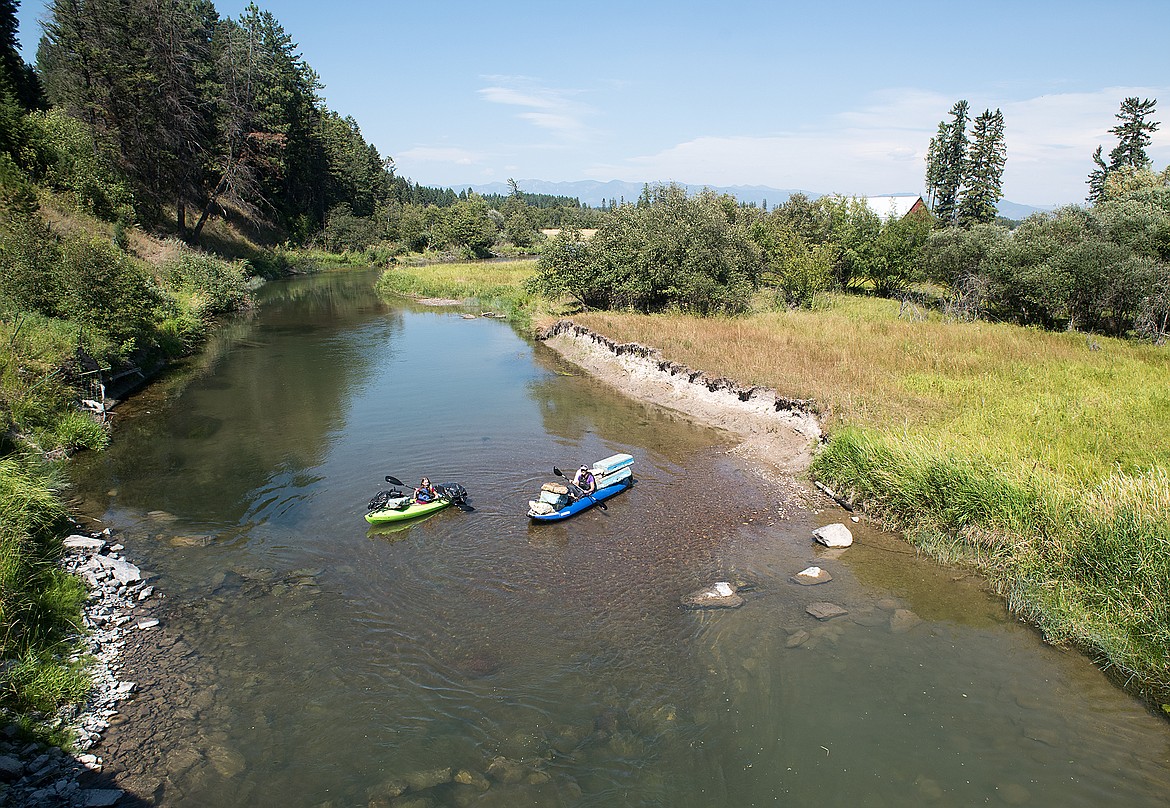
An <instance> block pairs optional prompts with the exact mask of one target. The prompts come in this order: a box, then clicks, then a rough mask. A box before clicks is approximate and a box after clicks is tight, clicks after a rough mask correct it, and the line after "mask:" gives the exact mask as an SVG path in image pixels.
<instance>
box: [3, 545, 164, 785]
mask: <svg viewBox="0 0 1170 808" xmlns="http://www.w3.org/2000/svg"><path fill="white" fill-rule="evenodd" d="M111 538H112V537H111V534H110V531H109V530H106V531H104V532H103V533H98V534H95V535H90V536H85V535H80V534H76V535H72V536H69V537H68V538H66V539H65V541H64V547H65V555H64V558H63V559H62V565H63V567H64V568H65V570H66V571H68V572H71V573H74V574H76V575H78V576H80V577H81V578H82V580H84V581H85V582H86V584H87V586H88V587H89V599H88V600H87V602H86V604H85V608H84V610H83V612H84V621H85V629H86V636H85V637H84V639H83V642H82V647H81V649H80V650H79V651H78V652H77V653H76V656H75V659H80V658H81V657H87V658H89V659H91V660H93V664H92V666H91V668H90V673H91V676H92V680H93V689H92V691H91V692H90V696H89V699H88V700H87V702H86V703H85V704H84V705H82V706H81V707H72V708H68V709H65V710H62V711H61V712H60V713H59V714H58V715H57V716H56V718H55V719H54V720H55V722H56V726H57V728H58V729H62V730H65V731H66V732H67V733H69V734H70V735H72V736H73V737H74V738H75V739H76V740H75V743H74V749H75V750H76V752H77V754H76V756H74V755H70V754H69V753H67V752H64V751H62V750H61V749H57V748H55V747H47V746H45V745H43V744H40V743H27V742H22V741H20V740H18V735H19V733H18V730H17V728H16V727H15V726H9V727H6V728H3V729H0V806H3V808H24V807H25V806H61V807H62V808H66V807H68V808H73V806H78V807H80V806H89V807H90V808H98V807H100V806H114V805H118V806H124V805H133V804H141V803H140V802H139V801H138V800H137V798H135V797H133V796H132V795H129V794H126V793H125V792H124V791H122V790H121V789H118V788H116V787H114V786H113V784H112V782H111V780H110V778H109V777H107V776H105V775H103V774H102V765H103V762H102V759H101V757H99V756H98V755H96V754H92V753H91V752H90V751H89V750H91V749H94V748H95V747H96V746H98V744H99V743H100V742H101V739H102V734H103V733H104V732H105V731H106V730H107V729H108V728H109V726H110V722H111V720H112V719H113V718H114V716H116V715H117V714H118V706H119V704H120V703H121V702H123V701H125V700H126V699H128V698H130V697H131V695H132V694H133V693H134V690H135V687H136V685H135V683H134V682H128V681H122V680H120V679H119V677H118V672H119V670H120V668H121V665H120V659H121V657H122V654H123V649H124V648H125V645H126V643H127V641H128V640H129V639H130V637H131V636H132V633H133V632H138V631H147V630H149V629H152V628H154V627H155V626H157V625H158V624H159V621H158V620H157V619H155V618H153V617H151V616H150V610H151V609H152V608H153V607H154V606H155V605H156V603H157V595H156V592H155V588H154V586H152V585H150V584H149V583H148V582H147V580H146V578H145V577H144V576H143V573H142V571H141V570H140V569H139V568H138V567H136V566H135V565H133V564H131V563H130V562H129V561H127V560H125V559H124V558H122V556H121V552H122V550H123V547H122V545H120V544H116V543H111Z"/></svg>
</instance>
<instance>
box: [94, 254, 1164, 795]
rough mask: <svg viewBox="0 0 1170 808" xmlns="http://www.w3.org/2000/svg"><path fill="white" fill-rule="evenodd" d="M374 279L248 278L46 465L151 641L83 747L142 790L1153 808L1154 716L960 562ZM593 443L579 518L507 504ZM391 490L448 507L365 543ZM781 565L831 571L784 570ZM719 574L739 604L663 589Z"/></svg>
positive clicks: (1159, 759)
mask: <svg viewBox="0 0 1170 808" xmlns="http://www.w3.org/2000/svg"><path fill="white" fill-rule="evenodd" d="M374 279H375V276H374V275H372V274H371V273H368V272H364V271H363V272H344V273H329V274H325V275H322V276H317V277H311V278H304V279H297V280H294V281H290V282H286V283H280V284H273V285H272V286H271V287H269V288H268V289H266V290H264V295H265V297H266V300H265V302H264V305H263V307H262V308H261V309H260V311H259V312H258V313H257V314H256V315H255V316H254V317H253V318H251V319H249V320H247V321H241V322H239V323H236V324H233V325H232V326H231V327H229V328H227V329H225V330H224V331H223V332H222V333H221V334H219V335H218V336H217V338H216V341H215V343H214V344H213V345H211V346H209V349H208V351H207V352H206V354H205V355H204V356H202V357H201V358H200V359H199V360H197V361H196V362H194V363H192V366H191V367H190V368H187V369H185V370H184V371H182V372H180V373H176V374H174V375H172V376H171V377H169V378H168V379H166V380H164V381H163V382H161V383H159V384H157V385H155V386H154V387H152V388H151V389H150V390H148V391H146V392H145V393H143V394H142V395H140V396H138V397H137V398H135V399H134V400H133V401H131V402H129V403H127V404H126V405H124V406H123V407H122V408H121V409H120V410H119V415H118V431H117V437H116V440H115V444H114V446H113V447H112V449H111V450H110V451H108V452H106V453H105V454H103V455H100V456H98V455H94V456H87V457H84V458H80V459H79V460H78V462H77V463H76V464H75V478H76V480H77V483H78V492H77V493H78V496H79V500H80V501H81V503H82V507H83V509H84V510H85V511H86V512H89V513H92V514H94V515H95V516H98V517H100V518H101V520H102V522H103V523H104V524H106V525H109V526H112V527H115V528H117V529H119V530H121V531H122V536H121V540H122V542H123V543H124V544H125V545H126V546H127V554H128V555H129V556H130V557H131V558H132V559H134V560H135V561H136V563H138V564H139V565H140V566H142V567H143V568H145V569H146V570H148V571H149V572H150V573H152V574H153V575H154V576H155V580H154V583H155V584H156V586H157V587H158V588H159V590H160V591H162V592H163V593H164V595H165V600H164V601H163V603H162V605H161V606H160V616H161V617H162V619H163V625H162V627H161V629H159V630H156V632H157V633H156V634H153V635H151V639H150V642H151V643H154V644H155V645H157V646H159V647H160V648H161V649H162V656H161V658H160V661H159V662H157V663H151V664H149V665H147V664H144V663H142V661H141V660H138V661H137V662H134V663H133V665H138V668H137V669H135V668H134V667H133V665H131V667H130V669H129V670H127V671H125V672H124V673H123V675H124V676H125V677H126V678H130V677H134V678H135V679H136V680H137V681H139V683H140V684H142V685H143V689H142V690H141V693H140V695H139V697H138V698H137V700H136V701H135V702H132V703H131V704H130V705H128V706H127V709H126V718H127V720H125V721H124V722H123V723H122V724H120V725H118V726H116V727H114V728H113V729H112V730H111V731H110V733H109V735H108V737H107V739H106V742H105V744H104V747H103V748H102V749H99V750H97V751H99V752H101V753H102V754H103V756H104V757H105V759H106V763H107V766H108V768H109V769H110V770H113V771H117V772H121V773H122V775H123V782H126V783H129V784H131V785H132V786H134V787H135V789H136V790H137V792H138V793H139V794H140V795H142V796H144V797H147V798H149V799H151V800H153V801H155V802H157V803H158V804H160V805H166V806H171V805H173V806H193V805H216V806H232V805H240V806H244V805H273V804H280V805H285V806H300V805H304V806H318V805H322V806H323V805H330V806H348V805H390V804H392V801H393V798H394V797H395V795H397V794H399V793H400V792H402V790H403V789H404V788H407V789H408V790H407V791H406V792H405V793H404V794H403V795H402V796H400V797H398V798H397V799H398V802H397V803H394V804H403V803H404V802H409V801H410V800H416V802H415V803H414V804H418V805H435V806H439V805H459V806H463V805H501V806H502V805H519V804H527V805H588V806H594V805H596V806H601V805H656V806H709V805H715V804H721V803H727V804H737V805H758V804H782V805H785V804H786V805H850V806H852V805H872V806H885V805H888V806H904V805H919V804H922V805H954V804H974V803H984V802H989V803H991V804H999V803H1003V804H1009V805H1086V806H1088V805H1094V806H1095V805H1102V804H1118V805H1120V804H1125V805H1164V804H1165V795H1166V793H1168V792H1167V789H1168V788H1170V765H1168V761H1170V729H1168V726H1167V724H1166V723H1165V722H1163V721H1162V720H1161V719H1159V718H1156V717H1154V716H1152V715H1151V714H1149V713H1148V712H1147V711H1146V710H1145V709H1144V708H1143V707H1142V706H1141V705H1140V704H1138V703H1136V702H1135V701H1134V700H1132V699H1131V698H1129V697H1128V696H1126V695H1125V694H1124V693H1123V692H1121V691H1120V690H1118V689H1117V688H1115V687H1114V686H1113V685H1112V684H1110V683H1109V682H1108V681H1107V680H1106V678H1105V677H1104V676H1103V675H1102V674H1101V673H1100V672H1099V671H1097V670H1096V669H1095V668H1093V667H1092V666H1091V665H1090V664H1088V663H1087V662H1086V661H1085V660H1084V659H1083V658H1082V657H1081V656H1079V655H1077V654H1075V653H1071V652H1065V651H1061V650H1059V649H1054V648H1051V647H1048V646H1046V645H1044V644H1043V643H1041V642H1040V641H1039V640H1038V639H1037V637H1036V636H1035V634H1034V633H1033V632H1032V631H1031V630H1030V629H1028V628H1027V627H1025V626H1023V625H1021V624H1019V623H1018V622H1017V621H1015V620H1013V619H1012V618H1011V617H1010V616H1007V615H1006V614H1005V613H1004V610H1003V607H1002V605H1001V604H1000V603H999V601H998V600H996V599H995V598H993V597H991V596H989V595H988V594H987V593H986V592H985V591H984V590H983V588H982V587H981V586H980V585H979V583H978V582H977V581H975V580H973V579H971V578H969V577H967V576H965V575H963V574H962V573H960V572H957V571H955V570H951V569H947V568H943V567H939V566H938V565H935V564H932V563H930V562H927V561H924V560H922V559H920V558H918V557H917V556H916V555H915V554H914V553H913V551H912V550H911V549H910V548H908V547H907V546H906V545H904V544H902V543H901V542H899V541H897V540H896V539H895V538H894V537H891V536H889V535H888V534H885V533H883V532H881V531H878V530H875V529H873V528H871V527H869V526H867V525H866V524H865V523H861V524H853V523H851V522H848V518H847V517H848V514H845V513H844V512H842V511H840V510H838V509H836V508H835V506H834V507H832V508H829V509H826V510H824V511H820V512H814V511H811V510H807V509H798V510H793V509H792V503H791V502H790V501H786V500H784V493H783V492H782V491H780V490H779V489H777V488H776V487H774V486H773V485H772V484H771V483H769V482H768V480H766V479H764V478H763V477H760V476H758V475H756V474H755V473H754V472H753V471H751V470H750V469H747V468H744V467H742V466H741V464H740V463H739V462H738V461H737V460H736V458H735V457H734V456H732V455H730V454H728V451H727V447H728V446H729V445H730V443H729V441H728V439H727V436H726V435H724V434H722V433H719V432H716V431H714V430H710V429H707V428H705V427H702V426H701V425H696V424H693V423H691V422H689V421H688V420H687V419H686V418H683V417H681V416H678V415H675V414H672V413H670V412H667V411H664V410H660V409H658V408H656V407H653V406H648V405H641V404H638V403H635V402H631V401H629V400H627V399H624V398H623V397H621V396H619V395H617V394H616V393H614V392H612V391H611V390H609V389H608V388H606V387H604V386H603V385H601V384H599V383H597V382H595V381H593V380H591V379H589V378H587V377H583V376H581V375H580V374H579V373H577V372H576V371H575V370H574V369H573V368H571V367H567V366H564V365H563V364H562V363H560V362H559V361H558V359H557V358H556V357H555V355H553V354H552V353H551V352H550V351H548V350H547V349H546V348H544V346H542V345H534V344H532V343H531V342H529V341H527V340H525V339H522V338H521V337H519V336H517V335H516V334H515V332H513V331H512V330H511V329H510V328H509V327H508V326H507V325H505V324H503V323H500V322H498V321H494V320H488V319H482V318H477V319H472V320H467V319H463V318H461V317H460V316H459V313H458V312H453V311H450V310H427V309H422V308H419V307H413V306H410V305H407V304H402V305H393V306H391V305H386V304H383V303H380V302H378V301H377V300H376V299H375V298H374V296H373V293H372V283H373V281H374ZM619 451H621V452H629V453H631V454H633V455H634V456H635V458H636V462H635V475H636V478H637V480H638V482H637V484H636V485H635V486H634V488H633V489H631V490H630V491H628V492H626V493H624V494H622V495H620V496H618V497H615V498H614V499H611V500H609V501H608V502H607V503H606V504H607V505H608V510H606V511H601V510H600V509H598V508H594V509H592V510H590V511H588V512H586V513H585V514H583V515H581V516H579V517H577V518H575V519H573V520H570V521H568V522H564V523H559V524H544V525H531V524H529V523H528V520H527V519H525V517H524V510H525V509H526V503H527V500H528V499H530V498H533V496H534V495H535V492H536V491H537V490H538V489H539V486H540V484H541V483H542V482H545V481H548V480H550V479H553V477H552V473H551V470H552V467H553V466H554V465H556V466H559V467H561V468H574V467H575V466H576V464H578V463H579V462H580V461H582V460H586V459H595V458H599V457H602V456H605V455H608V454H611V453H613V452H619ZM386 474H391V475H394V476H396V477H399V478H401V479H403V480H405V481H407V482H413V481H415V480H416V479H417V478H418V477H419V476H421V475H423V474H427V475H429V476H430V477H431V479H432V480H434V481H436V482H443V481H448V480H450V481H456V482H460V483H462V484H463V485H464V486H466V488H467V489H468V491H469V493H470V495H471V502H472V504H473V506H474V511H471V512H462V511H459V510H456V509H454V508H449V509H447V510H445V511H442V512H440V513H437V514H434V515H432V516H429V517H427V518H425V519H422V520H419V521H417V522H413V523H407V524H405V525H396V526H393V527H386V528H374V529H371V528H369V527H368V526H367V525H366V523H365V521H364V520H363V519H362V514H363V513H364V510H365V509H364V506H365V503H366V502H367V501H368V500H369V499H370V497H371V496H372V495H373V493H374V492H375V491H377V490H378V489H379V488H381V487H385V483H383V482H382V480H383V478H384V476H385V475H386ZM809 502H812V503H814V504H815V506H816V507H817V508H826V507H827V506H826V502H827V501H825V500H817V499H814V498H812V497H811V496H810V497H809ZM842 520H844V521H846V522H847V523H848V524H849V525H850V527H851V529H853V530H854V534H855V537H856V538H857V543H856V544H855V545H854V546H853V547H852V548H850V549H848V550H847V551H844V552H838V553H830V552H828V551H824V550H823V548H822V551H821V552H818V551H817V549H816V547H815V546H814V545H813V544H812V542H811V541H810V531H811V529H812V528H814V527H816V526H818V525H821V524H826V523H829V522H833V521H842ZM810 563H816V564H818V565H820V566H822V567H823V568H825V569H827V570H828V571H829V572H830V573H831V574H832V575H833V576H834V580H833V581H831V582H830V583H828V584H824V585H821V586H817V587H802V586H798V585H796V584H794V583H792V582H791V580H790V577H791V576H792V575H793V574H794V573H795V572H797V571H799V570H801V569H803V568H804V567H806V566H808V565H809V564H810ZM718 580H741V581H744V582H748V583H751V584H753V585H754V588H753V589H751V590H750V591H748V592H746V593H745V595H746V597H747V603H746V604H745V605H744V606H743V607H741V608H740V609H738V610H734V611H711V612H688V611H684V610H682V609H681V608H680V605H679V600H680V598H681V597H682V596H683V595H686V594H688V593H689V592H692V591H694V590H695V589H698V588H700V587H702V586H706V585H708V584H710V583H712V582H714V581H718ZM812 601H831V602H833V603H836V604H838V605H840V606H841V607H843V608H845V609H847V610H848V612H849V613H848V614H847V615H845V616H843V617H838V618H835V619H833V620H831V621H828V622H824V623H822V622H818V621H817V620H815V619H813V618H812V617H810V616H808V615H807V614H806V613H805V611H804V609H805V606H806V605H808V603H810V602H812ZM497 758H503V759H506V761H509V762H503V763H502V762H500V760H497ZM493 761H494V762H493ZM449 769H450V770H452V771H448V770H449ZM460 770H463V771H464V774H463V775H462V776H461V778H460V779H463V780H466V781H469V782H468V783H462V782H453V781H452V777H453V772H456V771H460ZM485 787H486V790H484V789H485Z"/></svg>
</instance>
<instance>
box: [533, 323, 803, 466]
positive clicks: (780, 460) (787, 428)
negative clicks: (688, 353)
mask: <svg viewBox="0 0 1170 808" xmlns="http://www.w3.org/2000/svg"><path fill="white" fill-rule="evenodd" d="M537 339H539V340H541V341H543V342H544V343H545V345H547V346H548V347H549V348H551V349H552V350H554V351H556V352H557V353H558V354H560V356H561V357H562V358H563V359H565V360H566V361H568V362H571V363H572V364H574V365H577V366H578V367H580V368H582V369H583V370H585V371H586V372H588V373H589V374H590V375H591V376H594V377H596V378H597V379H599V380H600V381H602V382H604V383H606V384H609V385H610V386H611V387H614V388H616V389H618V390H619V391H621V392H622V393H624V394H626V395H628V396H630V397H632V398H635V399H638V400H640V401H647V402H651V403H654V404H658V405H660V406H663V407H667V408H669V409H671V410H675V411H677V412H681V413H683V414H684V415H687V416H689V417H691V418H692V419H694V420H695V421H696V422H698V423H702V424H706V425H708V426H713V427H718V428H720V429H723V430H726V431H728V432H730V433H732V434H734V435H736V436H738V437H739V438H740V443H739V444H738V445H737V446H736V447H735V449H734V450H733V452H734V453H735V454H737V455H739V456H740V457H743V458H745V459H746V460H748V461H749V462H751V463H753V464H754V465H757V466H762V467H764V469H765V470H766V471H767V472H769V476H773V477H775V476H779V477H780V478H782V480H783V481H784V482H786V483H789V484H790V485H795V484H797V483H798V482H802V483H804V484H807V482H808V478H807V471H808V466H809V463H810V462H811V460H812V453H813V451H814V450H815V448H816V445H817V444H818V443H819V441H820V440H821V438H822V431H821V425H820V421H819V419H818V418H817V415H816V411H815V408H814V406H813V404H812V402H809V401H798V400H792V399H786V398H783V397H780V396H778V395H777V394H776V392H775V391H773V390H769V389H767V388H763V387H744V386H742V385H740V384H738V383H737V382H735V381H733V380H730V379H724V378H716V377H711V376H708V375H707V374H705V373H703V372H702V371H698V370H694V369H692V368H688V367H686V366H683V365H679V364H676V363H674V362H670V361H669V360H667V359H665V358H663V357H662V355H661V354H659V353H658V351H657V350H655V349H653V348H648V347H646V346H643V345H638V344H637V343H615V342H614V341H613V340H611V339H609V338H608V337H605V336H602V335H600V334H597V333H595V332H593V331H590V330H589V329H587V328H585V327H583V326H580V325H577V324H576V323H574V322H572V321H571V320H560V321H558V322H557V323H555V324H554V325H552V326H551V327H549V328H547V329H545V330H543V331H542V332H541V333H539V334H538V335H537Z"/></svg>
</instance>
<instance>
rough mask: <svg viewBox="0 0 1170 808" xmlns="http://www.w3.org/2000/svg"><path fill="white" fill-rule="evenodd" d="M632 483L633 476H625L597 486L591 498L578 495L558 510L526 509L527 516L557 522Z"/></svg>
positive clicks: (615, 493)
mask: <svg viewBox="0 0 1170 808" xmlns="http://www.w3.org/2000/svg"><path fill="white" fill-rule="evenodd" d="M633 484H634V478H633V477H626V478H625V479H624V480H619V481H618V482H616V483H614V484H613V485H607V486H606V487H605V488H599V489H597V490H596V491H594V492H593V499H590V498H589V497H579V498H578V499H575V500H573V501H572V502H570V503H569V504H568V505H565V506H564V507H563V508H561V509H560V510H558V511H553V512H552V513H536V512H535V511H533V510H531V509H530V510H529V511H528V518H529V519H531V520H532V521H534V522H559V521H560V520H562V519H568V518H569V517H570V516H576V515H577V514H579V513H581V511H587V510H589V509H590V508H592V507H593V506H594V505H596V504H597V503H598V502H601V501H602V500H606V499H609V498H610V497H613V496H617V495H618V494H620V493H621V492H622V491H625V490H626V489H627V488H629V487H630V486H631V485H633Z"/></svg>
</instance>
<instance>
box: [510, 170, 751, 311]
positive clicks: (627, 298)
mask: <svg viewBox="0 0 1170 808" xmlns="http://www.w3.org/2000/svg"><path fill="white" fill-rule="evenodd" d="M724 203H725V200H724V199H723V198H720V197H718V196H716V195H715V194H713V193H711V192H704V193H701V194H699V195H698V196H696V197H694V198H688V197H687V195H686V191H685V190H684V189H683V188H681V187H680V186H677V185H671V186H663V187H659V188H656V189H654V190H653V192H648V193H647V194H645V195H644V197H643V199H642V200H641V201H640V202H639V204H638V205H623V206H622V207H619V208H618V209H617V210H615V211H614V212H613V213H612V214H611V216H610V218H609V219H607V220H606V221H605V222H603V223H602V225H601V227H600V228H599V229H598V231H597V233H596V234H595V235H594V236H593V238H592V239H591V240H590V241H589V242H588V243H585V242H583V241H581V240H580V234H579V232H578V231H573V230H565V231H562V232H561V233H560V234H559V235H558V236H557V237H556V238H554V239H553V241H552V243H551V244H550V245H549V246H548V247H547V248H546V250H545V251H544V253H543V254H542V255H541V258H540V261H539V263H538V273H537V275H536V276H535V277H534V278H533V280H532V282H531V284H530V288H531V289H532V290H533V291H536V292H537V293H539V294H544V295H547V296H560V295H566V294H567V295H571V296H572V297H574V298H576V299H577V300H579V301H580V302H581V303H582V304H584V305H586V306H591V307H595V308H606V309H610V308H629V309H635V310H637V311H643V312H652V311H663V310H666V309H668V308H677V309H679V310H681V311H685V312H691V313H695V314H715V313H728V314H732V313H738V312H743V311H745V310H747V308H748V305H749V304H750V301H751V296H752V294H753V293H754V291H755V290H756V288H757V286H758V284H759V279H760V268H761V260H760V250H759V248H758V247H757V246H756V244H755V243H754V242H753V241H752V240H751V238H750V237H749V234H748V228H747V225H746V223H744V222H742V221H739V220H738V218H737V216H736V212H735V211H736V208H735V205H734V200H732V204H731V206H730V208H729V207H728V206H726V205H725V204H724Z"/></svg>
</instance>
